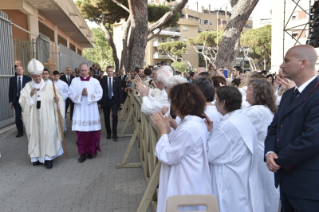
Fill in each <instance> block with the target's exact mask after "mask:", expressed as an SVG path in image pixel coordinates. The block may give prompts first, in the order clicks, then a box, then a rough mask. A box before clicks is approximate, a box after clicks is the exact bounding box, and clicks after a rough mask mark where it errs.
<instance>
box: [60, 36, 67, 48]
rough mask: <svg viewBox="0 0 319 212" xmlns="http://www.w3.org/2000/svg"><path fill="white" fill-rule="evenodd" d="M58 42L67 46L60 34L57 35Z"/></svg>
mask: <svg viewBox="0 0 319 212" xmlns="http://www.w3.org/2000/svg"><path fill="white" fill-rule="evenodd" d="M58 43H59V44H62V45H64V46H67V45H68V44H67V41H66V39H64V38H63V37H62V36H61V35H59V36H58Z"/></svg>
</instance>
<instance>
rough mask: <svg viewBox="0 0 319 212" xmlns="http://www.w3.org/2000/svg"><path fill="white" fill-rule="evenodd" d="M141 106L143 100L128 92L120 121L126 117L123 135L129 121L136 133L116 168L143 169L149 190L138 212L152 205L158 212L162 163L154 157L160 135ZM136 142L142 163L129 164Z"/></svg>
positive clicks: (146, 191)
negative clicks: (128, 159)
mask: <svg viewBox="0 0 319 212" xmlns="http://www.w3.org/2000/svg"><path fill="white" fill-rule="evenodd" d="M141 105H142V99H141V98H139V97H136V96H134V95H133V93H131V92H128V97H127V99H126V101H125V104H124V107H123V109H122V111H121V113H120V114H119V119H122V120H123V118H124V117H126V121H125V126H124V128H123V131H122V132H121V134H122V135H123V134H124V131H125V129H126V127H127V125H128V122H129V121H131V124H132V126H133V129H134V133H133V135H132V138H131V140H130V142H129V144H128V147H127V149H126V152H125V154H124V157H123V159H122V161H121V163H119V164H117V165H116V168H137V167H142V168H143V171H144V176H145V178H146V183H147V188H146V190H145V192H144V195H143V198H142V200H141V202H140V205H139V207H138V209H137V212H146V211H147V209H148V206H149V204H150V203H151V205H152V208H153V211H156V208H157V196H158V183H159V175H160V169H161V163H160V162H159V161H158V159H157V157H156V156H155V155H154V152H155V146H156V143H157V141H158V139H159V138H160V134H159V133H158V132H157V130H156V128H155V127H154V125H153V123H152V121H151V119H150V117H148V116H145V115H144V114H143V113H142V112H141ZM121 134H120V135H121ZM135 142H136V145H137V148H138V150H139V155H140V163H127V158H128V156H129V154H130V152H131V150H132V148H133V145H134V143H135Z"/></svg>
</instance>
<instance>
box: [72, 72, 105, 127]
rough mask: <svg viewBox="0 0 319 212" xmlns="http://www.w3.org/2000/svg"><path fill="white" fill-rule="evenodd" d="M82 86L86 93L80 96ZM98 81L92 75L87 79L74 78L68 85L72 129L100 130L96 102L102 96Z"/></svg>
mask: <svg viewBox="0 0 319 212" xmlns="http://www.w3.org/2000/svg"><path fill="white" fill-rule="evenodd" d="M83 88H87V91H88V95H87V96H82V91H83ZM102 95H103V90H102V87H101V85H100V82H99V81H98V80H97V79H94V78H93V77H90V79H89V81H81V78H80V77H77V78H74V79H73V80H72V83H71V85H70V87H69V98H70V99H71V100H72V101H73V102H74V110H73V118H72V119H73V120H72V131H80V132H90V131H99V130H101V121H100V113H99V109H98V105H97V102H98V101H99V100H100V99H101V98H102Z"/></svg>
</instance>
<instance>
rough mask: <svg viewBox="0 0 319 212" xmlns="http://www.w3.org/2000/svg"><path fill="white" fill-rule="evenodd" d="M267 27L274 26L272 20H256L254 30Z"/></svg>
mask: <svg viewBox="0 0 319 212" xmlns="http://www.w3.org/2000/svg"><path fill="white" fill-rule="evenodd" d="M267 25H272V19H271V18H261V19H254V23H253V29H258V28H261V27H264V26H267Z"/></svg>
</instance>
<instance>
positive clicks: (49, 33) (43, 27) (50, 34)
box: [39, 21, 54, 42]
mask: <svg viewBox="0 0 319 212" xmlns="http://www.w3.org/2000/svg"><path fill="white" fill-rule="evenodd" d="M39 32H40V33H41V34H43V35H45V36H48V37H49V38H50V41H53V42H54V31H53V30H52V29H50V28H49V27H47V26H46V25H44V24H43V23H42V22H40V21H39Z"/></svg>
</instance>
